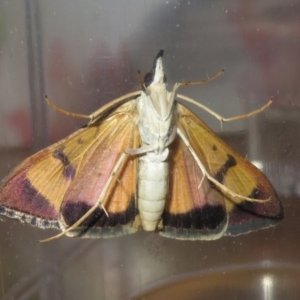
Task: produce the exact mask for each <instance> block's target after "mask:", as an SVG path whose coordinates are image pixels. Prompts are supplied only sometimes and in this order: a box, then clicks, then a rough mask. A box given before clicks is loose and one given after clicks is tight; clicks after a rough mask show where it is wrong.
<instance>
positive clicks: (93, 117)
mask: <svg viewBox="0 0 300 300" xmlns="http://www.w3.org/2000/svg"><path fill="white" fill-rule="evenodd" d="M140 94H141V91H137V92H132V93H128V94H126V95H124V96H121V97H119V98H117V99H115V100H112V101H110V102H109V103H107V104H106V105H104V106H102V107H101V108H100V109H98V110H96V111H95V112H93V113H91V114H90V115H83V114H77V113H72V112H69V111H67V110H64V109H62V108H60V107H58V106H56V105H54V104H53V103H52V102H51V101H50V100H49V98H48V97H47V95H45V100H46V102H47V104H48V105H49V106H50V107H51V108H53V109H54V110H56V111H58V112H60V113H62V114H65V115H67V116H70V117H74V118H81V119H89V120H90V122H89V123H88V125H91V124H93V123H95V121H97V120H98V119H99V118H100V117H101V115H102V113H103V112H104V111H106V110H107V109H108V108H110V107H114V106H117V105H118V104H121V103H123V102H125V100H127V99H130V98H133V97H136V96H139V95H140Z"/></svg>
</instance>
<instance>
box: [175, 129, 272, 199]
mask: <svg viewBox="0 0 300 300" xmlns="http://www.w3.org/2000/svg"><path fill="white" fill-rule="evenodd" d="M177 133H178V135H179V136H180V138H181V139H182V141H183V142H184V143H185V145H186V146H187V147H188V149H189V151H190V152H191V154H192V156H193V157H194V159H195V161H196V162H197V164H198V166H199V168H200V170H201V172H202V174H203V177H206V178H207V179H208V180H209V181H210V182H212V183H213V184H214V185H216V186H217V187H218V188H219V189H220V190H221V191H223V192H225V193H227V194H228V195H230V196H231V197H233V198H240V199H244V200H247V201H250V202H258V203H265V202H268V201H270V200H271V197H270V198H268V199H254V198H249V197H245V196H242V195H239V194H237V193H235V192H233V191H232V190H230V189H229V188H227V187H226V186H225V185H223V184H221V183H220V182H219V181H217V180H216V179H215V178H214V177H213V176H211V175H210V174H209V173H208V171H207V170H206V168H205V166H204V165H203V163H202V162H201V160H200V159H199V157H198V156H197V154H196V152H195V151H194V149H193V147H192V146H191V144H190V143H189V141H188V139H187V138H186V136H185V135H184V134H183V132H182V131H181V130H180V129H179V128H177ZM202 181H203V178H202V179H201V182H200V184H201V183H202Z"/></svg>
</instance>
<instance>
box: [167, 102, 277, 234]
mask: <svg viewBox="0 0 300 300" xmlns="http://www.w3.org/2000/svg"><path fill="white" fill-rule="evenodd" d="M177 112H178V124H177V126H178V128H179V129H180V130H181V131H182V132H183V133H184V134H185V136H186V137H187V138H188V140H189V142H190V145H191V147H192V148H193V149H194V151H195V152H196V154H197V156H198V157H199V158H200V160H201V162H202V163H203V165H204V166H205V167H206V169H207V171H208V172H209V173H210V175H212V176H213V177H214V178H215V179H216V180H217V181H219V182H220V183H222V184H223V185H224V186H226V187H227V188H228V189H229V190H231V191H233V192H235V193H236V194H238V195H242V196H245V197H251V198H255V199H268V198H270V199H271V200H270V201H268V202H265V203H257V202H250V201H245V200H243V199H241V198H235V199H233V198H232V197H231V196H230V195H229V194H226V192H224V191H222V192H220V190H219V189H217V188H216V187H215V186H214V185H213V184H212V183H210V182H208V181H207V180H204V181H203V182H202V185H201V188H200V190H198V192H197V188H198V185H199V183H200V182H201V180H202V177H203V176H202V174H201V172H200V171H199V167H198V166H197V165H196V163H195V161H194V158H193V157H192V155H191V154H190V152H189V151H188V149H187V147H186V146H185V145H184V144H183V142H182V141H177V142H176V143H174V144H173V145H172V146H171V149H172V150H173V152H172V153H173V155H172V159H171V179H170V182H171V187H170V189H171V195H170V199H169V200H168V203H167V205H166V212H165V213H164V225H165V226H166V228H165V233H164V235H167V236H173V237H175V236H178V235H180V236H182V238H186V239H193V238H195V235H198V236H199V235H202V234H203V235H204V236H203V238H202V239H206V237H205V236H206V233H207V231H208V229H209V230H210V235H209V237H208V238H216V237H217V236H218V234H219V231H220V228H223V230H225V232H226V233H227V234H229V235H231V234H232V235H235V234H240V233H245V232H248V231H250V230H255V229H259V228H264V227H268V226H271V225H274V224H276V223H277V222H278V221H279V220H281V219H282V218H283V209H282V206H281V203H280V201H279V199H278V196H277V195H276V192H275V191H274V189H273V187H272V186H271V184H270V183H269V181H268V179H267V178H266V177H265V176H264V175H263V174H262V173H261V172H260V171H259V170H258V169H257V168H256V167H255V166H254V165H252V164H251V163H250V162H248V161H247V160H246V159H244V158H243V157H242V156H241V155H240V154H238V153H237V152H236V151H234V150H233V149H232V148H231V147H230V146H228V145H227V144H226V143H225V142H223V141H222V140H221V139H220V138H219V137H218V136H217V135H216V134H215V133H214V132H213V131H212V130H211V129H210V128H209V127H208V126H207V125H206V124H205V123H204V122H202V121H201V120H200V119H199V118H198V117H197V116H196V115H194V114H193V113H192V112H191V111H190V110H189V109H187V108H186V107H184V106H183V105H181V104H177ZM190 178H192V179H190ZM221 199H223V201H224V206H222V205H221V204H222V201H221ZM183 201H185V204H184V209H182V207H181V206H180V205H179V204H178V202H179V203H182V202H183ZM210 202H212V203H213V204H211V203H210ZM174 203H176V205H175V204H174ZM223 208H224V210H223ZM209 215H210V217H209ZM205 218H207V222H206V223H205ZM226 218H228V227H227V224H226V222H225V221H226ZM202 219H203V220H204V221H203V222H201V221H199V220H202ZM175 224H179V226H178V225H175ZM224 224H225V225H224ZM224 226H225V227H224ZM186 229H193V230H192V231H191V230H189V231H188V230H186ZM198 238H199V237H198Z"/></svg>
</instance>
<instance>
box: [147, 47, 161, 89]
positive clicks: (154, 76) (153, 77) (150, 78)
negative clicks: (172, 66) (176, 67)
mask: <svg viewBox="0 0 300 300" xmlns="http://www.w3.org/2000/svg"><path fill="white" fill-rule="evenodd" d="M163 54H164V51H163V50H160V51H159V52H158V54H157V56H156V58H155V60H154V64H153V68H152V71H151V72H149V73H147V74H146V75H145V77H144V83H145V86H146V87H148V86H149V85H150V84H152V83H153V84H156V83H165V82H166V76H165V74H164V68H163V63H162V57H163Z"/></svg>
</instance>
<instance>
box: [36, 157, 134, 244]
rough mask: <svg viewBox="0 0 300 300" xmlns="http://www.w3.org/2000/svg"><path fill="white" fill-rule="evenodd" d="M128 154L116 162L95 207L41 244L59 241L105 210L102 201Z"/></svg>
mask: <svg viewBox="0 0 300 300" xmlns="http://www.w3.org/2000/svg"><path fill="white" fill-rule="evenodd" d="M127 155H128V154H127V153H125V152H123V153H122V154H121V156H120V158H119V159H118V161H117V162H116V164H115V166H114V168H113V170H112V172H111V174H110V176H109V178H108V180H107V182H106V183H105V186H104V188H103V190H102V191H101V194H100V196H99V198H98V200H97V201H96V202H95V204H94V205H93V207H92V208H91V209H90V210H89V211H87V212H86V213H85V214H84V215H83V216H82V217H81V218H80V219H79V220H78V221H77V222H75V223H74V224H73V225H72V226H70V227H68V228H67V229H65V230H64V231H62V232H61V233H59V234H57V235H55V236H53V237H50V238H48V239H45V240H41V241H40V242H41V243H43V242H49V241H52V240H54V239H57V238H59V237H61V236H63V235H65V234H66V233H68V232H69V231H71V230H73V229H76V228H77V227H78V226H79V225H80V224H81V223H82V222H83V221H84V220H86V219H87V218H88V217H89V216H90V215H91V214H92V213H93V212H94V211H95V210H96V209H97V208H98V207H99V206H101V207H102V208H103V209H104V207H103V205H102V201H103V199H104V197H105V195H106V193H107V190H108V188H109V186H110V184H111V182H112V180H113V179H114V176H115V174H116V173H117V172H118V170H119V168H120V166H121V164H122V162H123V161H124V159H125V158H126V156H127ZM104 212H105V213H106V214H107V215H108V213H107V211H106V210H105V209H104Z"/></svg>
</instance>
